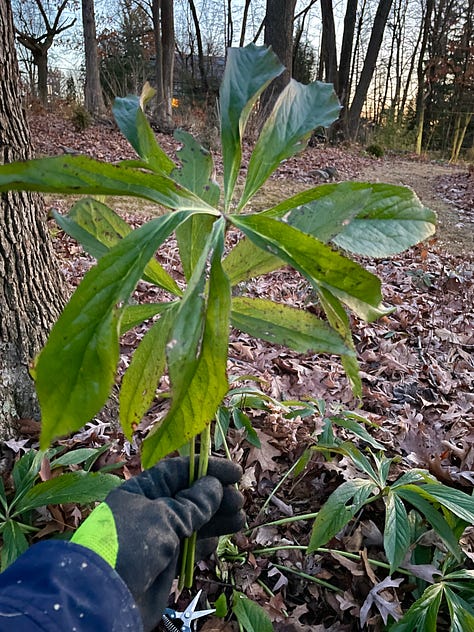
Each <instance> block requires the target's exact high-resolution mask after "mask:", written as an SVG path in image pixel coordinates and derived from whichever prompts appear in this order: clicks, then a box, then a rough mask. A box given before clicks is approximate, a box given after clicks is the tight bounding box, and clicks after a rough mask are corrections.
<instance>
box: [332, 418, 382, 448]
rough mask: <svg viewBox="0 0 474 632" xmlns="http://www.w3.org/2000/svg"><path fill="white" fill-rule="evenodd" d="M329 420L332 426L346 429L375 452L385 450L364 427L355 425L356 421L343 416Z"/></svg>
mask: <svg viewBox="0 0 474 632" xmlns="http://www.w3.org/2000/svg"><path fill="white" fill-rule="evenodd" d="M330 420H331V422H332V423H333V424H336V425H337V426H340V427H341V428H346V429H347V430H350V432H352V434H354V435H355V436H356V437H359V438H360V439H362V441H365V442H366V443H368V444H369V445H371V446H372V447H373V448H375V449H376V450H385V447H384V446H383V445H382V444H381V443H379V442H378V441H376V440H375V439H374V438H373V437H372V435H370V434H369V433H368V432H367V430H366V429H365V428H364V426H362V425H361V424H359V423H357V421H354V420H353V419H349V418H348V417H346V416H344V417H338V416H335V417H330Z"/></svg>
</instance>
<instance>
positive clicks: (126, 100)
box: [112, 95, 175, 175]
mask: <svg viewBox="0 0 474 632" xmlns="http://www.w3.org/2000/svg"><path fill="white" fill-rule="evenodd" d="M142 96H145V98H146V96H148V95H142ZM112 112H113V114H114V118H115V121H116V123H117V125H118V126H119V128H120V131H121V132H122V134H123V135H124V136H125V138H126V139H127V140H128V142H129V143H130V144H131V145H132V147H133V148H134V149H135V151H136V152H137V154H138V155H139V156H140V157H141V158H142V159H143V161H144V162H145V163H146V165H147V166H148V167H149V168H150V169H153V171H156V172H157V173H163V174H166V175H168V174H170V173H171V172H172V171H173V169H174V168H175V164H174V162H173V161H172V160H171V158H169V157H168V156H167V155H166V154H165V152H164V151H163V150H162V149H161V147H160V146H159V145H158V143H157V140H156V137H155V134H154V133H153V130H152V129H151V127H150V125H149V123H148V121H147V118H146V116H145V114H144V113H143V110H142V107H141V100H140V99H139V98H138V97H137V96H133V95H129V96H127V97H123V98H122V97H117V98H116V99H115V101H114V104H113V106H112Z"/></svg>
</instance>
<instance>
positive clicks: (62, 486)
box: [16, 471, 123, 514]
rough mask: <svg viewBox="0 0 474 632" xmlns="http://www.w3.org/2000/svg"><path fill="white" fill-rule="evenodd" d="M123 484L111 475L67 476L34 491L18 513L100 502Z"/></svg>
mask: <svg viewBox="0 0 474 632" xmlns="http://www.w3.org/2000/svg"><path fill="white" fill-rule="evenodd" d="M121 483H123V480H122V479H120V478H119V477H118V476H113V475H112V474H101V473H99V472H81V471H78V472H66V473H65V474H61V476H58V477H57V478H52V479H50V480H49V481H44V482H42V483H38V484H37V485H35V486H34V487H32V488H31V489H30V490H29V491H28V492H27V493H26V494H25V495H24V497H23V498H22V500H21V502H20V503H18V505H17V507H16V513H17V514H18V513H23V512H24V511H27V510H29V509H34V508H35V507H43V506H46V505H59V504H61V503H91V502H95V501H101V500H104V498H105V497H106V496H107V494H108V493H109V492H111V491H112V490H113V489H115V488H116V487H118V486H119V485H120V484H121Z"/></svg>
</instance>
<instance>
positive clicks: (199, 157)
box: [172, 130, 220, 279]
mask: <svg viewBox="0 0 474 632" xmlns="http://www.w3.org/2000/svg"><path fill="white" fill-rule="evenodd" d="M174 136H175V138H176V139H177V140H178V141H180V142H181V143H183V146H182V148H181V149H180V150H179V151H178V157H179V159H180V162H181V165H182V166H181V168H180V169H175V171H174V172H173V174H172V177H173V179H174V180H176V182H179V183H180V184H182V185H183V186H184V187H186V188H187V189H188V190H189V191H192V192H193V193H195V194H196V195H198V196H199V197H200V198H202V199H203V200H205V201H206V202H207V203H208V204H210V205H211V206H214V207H215V206H217V204H218V203H219V195H220V190H219V187H218V185H217V183H216V182H215V180H214V165H213V161H212V156H211V154H210V153H209V152H208V151H207V149H204V147H202V146H201V145H200V144H199V143H198V142H197V141H196V140H194V138H193V137H192V136H191V134H188V132H184V131H183V130H176V131H175V133H174ZM213 221H214V220H213V218H212V217H210V216H207V217H205V216H200V217H194V216H192V217H189V218H188V219H187V220H186V221H185V222H184V223H183V224H182V225H181V226H180V227H179V229H178V230H177V231H176V238H177V240H178V246H179V254H180V259H181V263H182V265H183V270H184V274H185V276H186V278H187V279H189V278H191V275H192V273H193V270H194V267H195V266H196V264H197V262H198V261H199V257H200V255H201V251H202V249H203V246H204V244H205V243H206V241H207V239H208V237H209V235H210V233H211V230H212V224H213Z"/></svg>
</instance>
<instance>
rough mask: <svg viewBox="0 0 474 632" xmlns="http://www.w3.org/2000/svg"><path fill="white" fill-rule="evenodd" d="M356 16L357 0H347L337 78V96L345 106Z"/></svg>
mask: <svg viewBox="0 0 474 632" xmlns="http://www.w3.org/2000/svg"><path fill="white" fill-rule="evenodd" d="M356 16H357V0H347V7H346V14H345V16H344V33H343V36H342V46H341V55H340V57H339V80H338V91H337V96H338V97H339V100H340V102H341V105H342V106H343V107H345V105H346V102H347V96H348V93H349V77H350V71H351V59H352V44H353V41H354V31H355V23H356Z"/></svg>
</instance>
